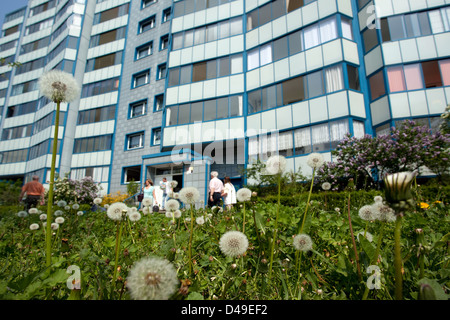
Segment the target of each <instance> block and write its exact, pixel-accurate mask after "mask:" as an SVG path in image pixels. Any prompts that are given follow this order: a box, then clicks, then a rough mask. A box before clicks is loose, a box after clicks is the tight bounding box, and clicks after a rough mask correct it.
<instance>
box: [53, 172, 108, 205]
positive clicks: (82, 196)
mask: <svg viewBox="0 0 450 320" xmlns="http://www.w3.org/2000/svg"><path fill="white" fill-rule="evenodd" d="M100 190H101V187H100V184H99V183H96V182H94V180H92V178H91V177H85V178H83V179H81V180H73V179H69V178H68V177H67V176H65V177H64V178H61V177H58V178H57V179H56V181H55V183H54V197H55V200H56V201H58V200H64V201H66V202H67V203H71V202H76V203H79V204H90V203H92V201H93V200H94V198H96V197H97V196H98V193H99V191H100Z"/></svg>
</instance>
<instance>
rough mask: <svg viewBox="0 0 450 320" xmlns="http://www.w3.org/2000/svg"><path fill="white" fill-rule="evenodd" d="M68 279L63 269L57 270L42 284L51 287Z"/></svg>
mask: <svg viewBox="0 0 450 320" xmlns="http://www.w3.org/2000/svg"><path fill="white" fill-rule="evenodd" d="M68 278H69V275H68V273H67V272H66V270H65V269H57V270H56V271H55V272H53V273H52V274H50V275H49V276H48V278H46V279H45V280H44V281H43V284H45V285H48V286H50V287H53V286H55V285H56V284H58V283H61V282H65V281H67V279H68Z"/></svg>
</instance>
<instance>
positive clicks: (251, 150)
mask: <svg viewBox="0 0 450 320" xmlns="http://www.w3.org/2000/svg"><path fill="white" fill-rule="evenodd" d="M258 153H259V150H258V138H250V139H248V154H249V156H255V155H257V154H258Z"/></svg>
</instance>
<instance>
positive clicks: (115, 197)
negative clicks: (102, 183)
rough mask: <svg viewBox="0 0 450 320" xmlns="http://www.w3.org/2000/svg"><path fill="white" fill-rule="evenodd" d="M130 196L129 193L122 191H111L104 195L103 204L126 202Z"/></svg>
mask: <svg viewBox="0 0 450 320" xmlns="http://www.w3.org/2000/svg"><path fill="white" fill-rule="evenodd" d="M128 197H130V195H129V194H128V193H122V192H120V191H117V192H116V193H110V194H107V195H106V196H104V197H103V201H102V203H101V205H102V206H104V205H105V204H112V203H115V202H124V201H125V199H127V198H128Z"/></svg>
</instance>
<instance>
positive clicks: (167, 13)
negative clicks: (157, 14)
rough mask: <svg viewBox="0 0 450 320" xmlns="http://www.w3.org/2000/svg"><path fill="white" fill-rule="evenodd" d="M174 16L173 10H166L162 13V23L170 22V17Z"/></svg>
mask: <svg viewBox="0 0 450 320" xmlns="http://www.w3.org/2000/svg"><path fill="white" fill-rule="evenodd" d="M171 16H172V8H167V9H164V10H163V12H162V18H161V19H162V21H161V22H162V23H164V22H167V21H169V20H170V17H171Z"/></svg>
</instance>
